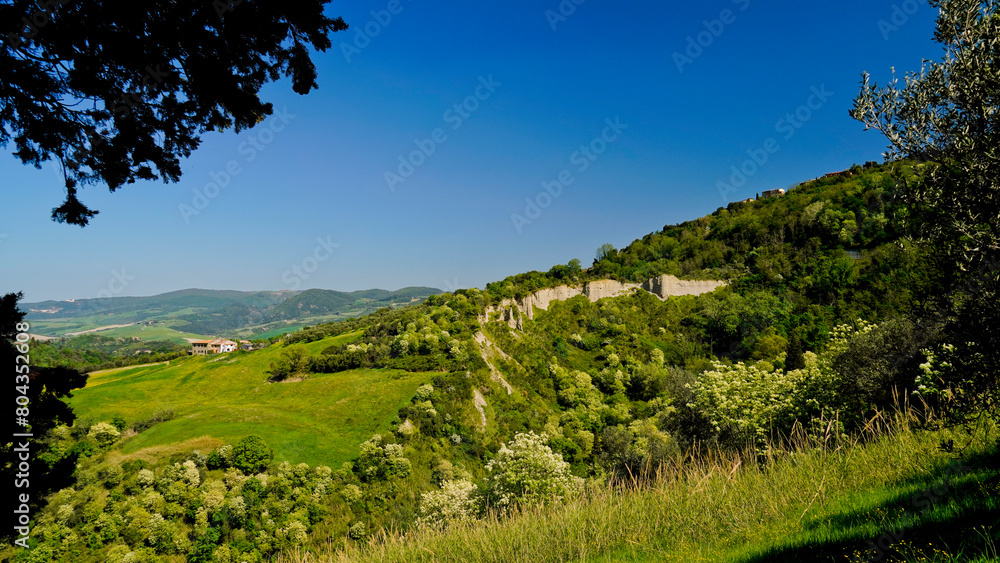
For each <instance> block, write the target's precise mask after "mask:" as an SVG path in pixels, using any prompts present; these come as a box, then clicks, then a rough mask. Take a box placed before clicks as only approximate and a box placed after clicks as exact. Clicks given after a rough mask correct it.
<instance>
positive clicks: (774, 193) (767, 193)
mask: <svg viewBox="0 0 1000 563" xmlns="http://www.w3.org/2000/svg"><path fill="white" fill-rule="evenodd" d="M783 195H785V190H783V189H781V188H778V189H776V190H766V191H763V192H761V193H760V197H761V199H764V198H765V197H778V196H783Z"/></svg>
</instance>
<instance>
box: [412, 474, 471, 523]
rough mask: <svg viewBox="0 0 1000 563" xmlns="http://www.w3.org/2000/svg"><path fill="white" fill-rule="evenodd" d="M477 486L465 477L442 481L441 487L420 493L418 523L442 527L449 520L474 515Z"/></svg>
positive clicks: (458, 519) (462, 518)
mask: <svg viewBox="0 0 1000 563" xmlns="http://www.w3.org/2000/svg"><path fill="white" fill-rule="evenodd" d="M477 491H478V488H477V487H476V486H475V485H474V484H473V483H472V482H471V481H468V480H466V479H457V480H453V481H444V482H443V483H441V489H440V490H437V491H430V492H426V493H424V494H422V495H420V517H419V518H418V519H417V523H418V524H422V525H425V526H432V527H443V526H446V525H447V524H448V523H450V522H456V521H462V520H469V519H472V518H474V517H475V516H476V492H477Z"/></svg>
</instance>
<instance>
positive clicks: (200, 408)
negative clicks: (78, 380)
mask: <svg viewBox="0 0 1000 563" xmlns="http://www.w3.org/2000/svg"><path fill="white" fill-rule="evenodd" d="M358 336H360V335H359V334H350V335H344V336H340V337H335V338H330V339H326V340H323V341H320V342H315V343H313V344H311V345H309V348H310V349H312V350H318V349H320V348H323V347H326V346H331V345H338V344H344V343H348V342H351V341H353V340H355V339H357V338H358ZM279 355H280V350H279V349H276V348H275V349H268V350H261V351H259V352H254V353H249V354H244V353H236V354H232V355H226V356H220V357H190V358H185V359H180V360H172V361H170V362H168V363H167V364H161V365H151V366H142V367H135V368H130V369H121V370H108V371H104V372H96V373H92V374H91V375H90V378H89V380H88V383H87V387H86V388H84V389H81V390H78V391H76V392H75V393H74V397H73V399H72V400H71V401H70V404H71V405H72V406H73V408H74V409H75V410H76V411H77V412H79V413H81V414H84V413H85V416H86V417H88V418H92V419H93V420H111V419H112V418H113V417H115V416H121V417H123V418H124V419H125V420H126V421H129V422H134V421H140V420H146V419H149V418H150V417H152V416H153V415H154V414H156V413H157V412H160V411H164V410H167V411H173V413H174V418H173V419H171V420H169V421H166V422H163V423H161V424H158V425H156V426H154V427H153V428H151V429H149V430H147V431H145V432H143V433H141V434H139V435H138V436H136V437H135V438H134V439H133V440H131V441H129V443H128V445H127V446H125V447H124V448H122V451H123V452H125V453H132V452H136V451H138V450H141V449H143V448H148V447H151V446H159V445H165V444H170V443H174V442H182V441H184V440H187V439H190V438H195V437H200V436H211V437H213V438H218V439H220V440H222V442H223V443H234V442H236V441H237V440H239V439H240V438H242V437H243V436H246V435H248V434H260V435H261V436H263V437H264V439H265V440H267V442H268V444H270V445H271V446H272V447H274V449H275V455H276V456H277V458H278V459H279V460H282V461H289V462H291V463H296V464H297V463H308V464H310V465H330V466H335V467H336V466H339V465H340V464H341V463H343V462H345V461H348V460H350V459H351V458H353V457H354V456H355V455H356V451H357V447H358V445H359V444H360V443H361V442H363V441H365V440H366V439H368V438H369V437H370V436H371V435H372V434H374V433H376V432H385V431H386V430H388V422H389V421H391V420H392V418H393V417H394V416H395V414H396V411H398V410H399V408H400V407H402V406H403V405H404V404H406V403H408V402H409V400H410V399H411V398H412V397H413V393H414V392H415V391H416V388H417V387H418V386H420V385H422V384H424V383H427V382H429V381H430V378H431V376H430V375H429V374H420V373H406V372H392V371H374V370H358V371H354V372H351V373H349V374H347V373H345V374H331V375H322V376H315V377H309V378H308V379H306V380H304V381H295V382H283V383H268V382H267V371H268V369H269V367H268V366H269V363H270V362H272V361H274V360H275V359H276V358H277V357H278V356H279Z"/></svg>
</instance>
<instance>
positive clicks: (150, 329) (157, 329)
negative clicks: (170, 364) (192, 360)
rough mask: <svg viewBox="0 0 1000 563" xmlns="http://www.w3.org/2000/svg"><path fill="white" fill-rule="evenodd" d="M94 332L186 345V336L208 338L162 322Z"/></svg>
mask: <svg viewBox="0 0 1000 563" xmlns="http://www.w3.org/2000/svg"><path fill="white" fill-rule="evenodd" d="M94 334H99V335H101V336H106V337H108V338H132V337H133V336H137V337H139V338H141V339H143V340H163V341H167V342H176V343H177V344H185V345H186V344H187V343H188V342H187V340H184V339H185V338H198V339H203V338H207V337H206V336H205V335H202V334H194V333H191V332H181V331H178V330H175V329H173V328H170V327H169V326H165V325H162V324H157V325H153V326H142V325H132V326H127V327H122V328H111V329H108V330H102V331H99V332H95V333H94Z"/></svg>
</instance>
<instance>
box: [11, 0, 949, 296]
mask: <svg viewBox="0 0 1000 563" xmlns="http://www.w3.org/2000/svg"><path fill="white" fill-rule="evenodd" d="M578 2H579V3H578ZM328 11H329V13H330V14H331V15H340V16H343V17H344V19H345V20H346V21H347V22H348V24H350V25H351V29H350V30H348V31H346V32H342V33H338V34H335V35H334V36H333V44H334V46H333V48H332V49H330V50H328V51H327V52H325V53H318V54H317V55H316V56H315V60H316V62H317V65H318V70H319V84H320V88H319V90H317V91H314V92H312V93H311V94H309V95H307V96H299V95H297V94H294V93H293V92H292V91H291V87H290V84H289V83H288V82H287V81H283V82H278V83H275V84H272V85H269V86H268V87H267V88H265V90H264V97H265V98H266V99H268V100H269V101H272V102H273V103H274V105H275V108H276V109H277V110H278V111H277V112H276V116H275V117H274V118H271V119H269V120H267V121H265V122H264V123H261V124H259V125H258V126H257V127H255V128H254V129H253V130H250V131H243V132H241V133H240V134H235V133H233V132H232V131H230V132H226V133H211V134H208V135H206V136H205V137H204V140H203V144H202V147H201V148H200V149H199V150H198V151H197V152H196V153H195V154H194V155H193V156H192V157H191V158H190V159H188V160H186V161H184V162H183V170H184V175H183V177H182V179H181V181H180V182H179V183H176V184H163V183H161V182H149V183H142V184H133V185H129V186H126V187H124V188H123V189H121V190H119V191H118V192H117V193H114V194H111V193H109V192H108V190H107V189H106V188H104V187H101V186H90V187H87V188H86V189H85V190H83V191H82V192H81V194H80V195H81V199H82V200H83V201H84V202H85V203H86V204H87V205H89V206H91V207H94V208H97V209H99V210H100V212H101V213H100V215H98V216H97V217H95V219H94V220H93V221H92V223H91V225H90V226H88V227H86V228H83V229H81V228H79V227H75V226H67V225H60V224H56V223H53V222H52V221H50V220H49V214H50V212H51V209H52V208H53V207H55V206H57V205H58V204H59V203H61V201H62V198H63V193H62V189H61V181H60V178H59V177H58V176H57V175H56V173H55V172H54V170H53V169H51V168H44V169H42V170H36V169H34V168H31V167H26V166H23V165H21V164H20V163H19V161H17V160H16V159H14V157H13V156H11V155H10V147H7V149H5V150H3V152H2V154H0V177H2V178H3V186H4V189H5V198H4V202H5V203H4V207H3V208H2V209H0V263H2V264H3V267H2V269H0V291H2V292H7V291H23V292H24V293H25V300H26V301H28V302H31V301H40V300H46V299H69V298H78V299H79V298H88V297H103V296H107V295H108V294H111V295H122V296H125V295H152V294H156V293H162V292H166V291H172V290H177V289H184V288H189V287H198V288H208V289H239V290H278V289H306V288H312V287H318V288H325V289H337V290H355V289H364V288H371V287H380V288H385V289H397V288H400V287H404V286H411V285H426V286H433V287H439V288H442V289H455V288H459V287H473V286H477V287H483V286H484V285H485V284H486V283H487V282H490V281H494V280H498V279H502V278H504V277H506V276H508V275H511V274H516V273H519V272H523V271H528V270H534V269H537V270H547V269H548V268H550V267H551V266H552V265H554V264H558V263H565V262H567V261H568V260H570V259H571V258H579V259H581V260H582V261H583V263H584V264H590V262H591V261H592V260H593V257H594V252H595V250H596V249H597V247H598V246H600V245H601V244H603V243H611V244H613V245H615V246H616V247H619V248H620V247H622V246H625V245H627V244H629V243H630V242H631V241H632V240H634V239H636V238H638V237H641V236H643V235H645V234H647V233H649V232H652V231H656V230H659V229H661V228H662V227H663V226H664V225H667V224H673V223H678V222H682V221H685V220H690V219H695V218H697V217H700V216H702V215H705V214H708V213H711V212H712V211H714V210H715V209H716V208H718V207H719V206H722V205H725V204H726V203H727V202H728V201H731V200H737V199H744V198H746V197H752V196H753V195H754V194H755V193H757V192H760V191H763V190H766V189H771V188H776V187H788V186H789V185H793V184H796V183H798V182H801V181H803V180H808V179H811V178H814V177H816V176H819V175H821V174H823V173H826V172H832V171H837V170H842V169H844V168H846V167H848V166H850V165H851V164H853V163H863V162H865V161H868V160H881V153H882V152H883V150H884V148H885V147H884V145H885V143H884V139H883V138H882V137H881V136H879V134H878V133H876V132H864V131H863V128H862V126H861V125H860V124H859V123H857V122H855V121H853V120H852V119H851V118H850V117H849V116H848V113H847V112H848V110H849V109H850V107H851V104H852V100H853V98H854V96H855V95H856V94H857V92H858V87H859V86H858V84H859V79H860V73H861V71H863V70H868V71H870V72H872V74H873V75H874V76H875V78H876V79H877V80H878V81H880V82H885V81H886V79H887V78H888V77H889V76H890V74H889V70H890V68H891V67H895V68H896V69H897V71H907V70H915V69H917V68H919V65H920V61H921V58H927V59H937V58H939V57H940V55H941V49H940V47H939V46H938V45H937V44H935V43H933V41H932V39H931V38H932V33H933V23H934V17H935V15H936V12H935V11H934V10H932V9H931V8H930V7H929V6H927V5H926V4H925V3H918V2H916V1H915V0H908V1H902V0H897V1H895V2H889V1H874V2H873V1H870V0H869V1H864V2H863V1H859V0H846V1H842V2H836V3H834V2H763V1H762V0H711V1H704V2H698V3H693V2H692V3H680V2H647V1H641V2H609V1H607V0H565V1H563V2H560V1H559V0H539V1H517V0H514V1H509V2H488V3H469V2H458V1H452V0H436V1H435V2H421V1H419V0H417V1H413V0H394V1H389V0H372V1H367V2H344V1H340V2H336V1H335V2H334V3H332V4H331V5H330V6H329V8H328ZM392 11H395V12H396V13H395V14H393V13H391V12H392ZM365 31H367V32H368V33H370V34H371V36H369V35H368V34H365V33H364V32H365ZM277 114H280V115H277ZM755 156H756V158H757V162H755V161H754V160H753V157H755ZM765 156H766V161H764V157H765ZM758 162H763V164H758ZM734 167H735V169H740V168H742V169H744V172H748V174H745V177H746V179H745V182H744V183H742V185H740V186H739V187H736V185H734V184H733V183H732V180H733V178H732V176H733V174H734ZM227 168H228V170H227ZM387 174H388V176H387ZM735 179H736V180H737V184H739V183H740V182H739V181H740V180H742V179H741V178H738V177H737V178H735ZM720 182H722V183H725V184H726V185H731V186H732V187H733V189H732V190H731V191H730V190H729V189H728V188H726V187H723V189H722V190H721V191H720ZM546 185H547V186H548V188H546V187H545V186H546ZM216 186H219V187H218V188H216ZM198 194H201V195H198Z"/></svg>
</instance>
